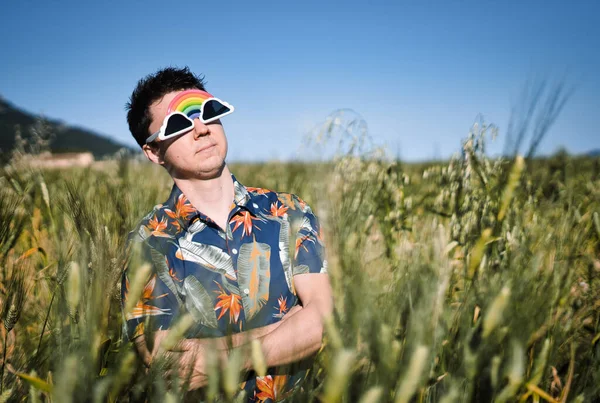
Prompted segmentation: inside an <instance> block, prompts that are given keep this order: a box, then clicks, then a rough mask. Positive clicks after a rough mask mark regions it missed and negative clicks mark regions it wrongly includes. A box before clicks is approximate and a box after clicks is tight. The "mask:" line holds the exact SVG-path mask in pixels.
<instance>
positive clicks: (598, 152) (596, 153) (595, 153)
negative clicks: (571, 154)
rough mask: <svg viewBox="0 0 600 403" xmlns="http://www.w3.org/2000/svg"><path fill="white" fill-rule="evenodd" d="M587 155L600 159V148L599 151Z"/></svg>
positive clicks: (589, 152) (592, 151)
mask: <svg viewBox="0 0 600 403" xmlns="http://www.w3.org/2000/svg"><path fill="white" fill-rule="evenodd" d="M586 155H587V156H588V157H600V148H597V149H595V150H591V151H588V152H587V153H586Z"/></svg>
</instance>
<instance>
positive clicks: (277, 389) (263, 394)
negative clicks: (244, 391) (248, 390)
mask: <svg viewBox="0 0 600 403" xmlns="http://www.w3.org/2000/svg"><path fill="white" fill-rule="evenodd" d="M286 382H287V376H286V375H275V376H271V375H267V376H262V377H260V376H259V377H256V387H257V388H258V390H259V391H260V392H258V393H256V392H254V393H255V396H254V398H255V399H256V402H257V403H263V402H265V401H267V400H268V399H271V400H272V401H274V402H275V401H277V400H279V399H282V398H283V397H284V395H283V388H284V387H285V384H286Z"/></svg>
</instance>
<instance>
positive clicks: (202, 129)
mask: <svg viewBox="0 0 600 403" xmlns="http://www.w3.org/2000/svg"><path fill="white" fill-rule="evenodd" d="M208 133H209V129H208V126H207V125H205V124H204V123H202V122H201V121H200V119H194V138H198V137H202V136H206V135H207V134H208Z"/></svg>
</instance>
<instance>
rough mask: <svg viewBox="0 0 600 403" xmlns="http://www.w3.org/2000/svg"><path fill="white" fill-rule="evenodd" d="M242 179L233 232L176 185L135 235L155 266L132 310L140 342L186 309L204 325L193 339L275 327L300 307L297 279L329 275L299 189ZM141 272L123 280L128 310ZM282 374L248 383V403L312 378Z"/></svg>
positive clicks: (130, 321) (129, 318)
mask: <svg viewBox="0 0 600 403" xmlns="http://www.w3.org/2000/svg"><path fill="white" fill-rule="evenodd" d="M232 177H233V183H234V191H235V192H234V195H235V196H234V201H233V203H232V205H231V208H230V212H229V217H228V225H227V227H226V228H225V229H222V228H220V227H219V226H218V225H217V224H216V223H215V222H214V221H213V220H211V219H210V218H209V217H208V216H206V215H204V214H202V212H200V211H198V210H196V209H195V208H194V207H193V206H192V204H191V203H190V202H189V200H188V199H187V198H186V196H185V195H184V194H183V193H182V192H181V190H180V189H179V188H178V187H177V186H176V185H174V186H173V190H172V191H171V195H170V196H169V198H168V200H167V201H166V202H165V203H163V204H161V205H158V206H156V207H155V208H154V209H153V211H152V212H150V214H148V215H147V216H146V217H145V218H144V219H143V220H142V222H141V223H140V225H139V226H138V227H137V230H136V231H134V232H132V234H131V236H130V241H131V243H138V246H140V247H141V250H142V251H143V252H142V258H143V259H144V260H146V261H148V262H150V263H151V264H152V267H153V271H152V275H151V277H150V280H149V281H148V283H147V284H146V286H145V288H144V289H143V291H142V296H141V299H140V300H139V301H138V302H137V303H136V305H135V306H134V307H133V309H132V310H131V312H128V313H127V314H126V315H125V325H126V329H127V335H128V337H129V338H130V339H134V338H135V337H137V336H139V335H141V334H143V333H144V332H145V331H153V330H160V329H162V330H165V329H168V328H169V327H170V326H171V325H172V324H174V323H175V322H176V320H177V318H178V316H179V315H181V314H182V313H184V312H187V313H189V314H190V315H191V316H192V317H193V318H194V321H195V325H194V326H193V327H192V329H191V330H190V331H189V332H188V334H187V337H189V338H209V337H220V336H225V335H227V334H230V333H237V332H242V331H246V330H250V329H254V328H258V327H263V326H267V325H269V324H271V323H275V322H277V321H279V320H281V319H282V318H283V316H284V315H285V314H286V312H288V311H289V310H290V308H291V307H293V306H294V305H296V304H298V303H299V301H298V297H297V296H296V293H295V290H294V276H295V275H297V274H303V273H326V272H327V262H326V260H325V257H324V244H323V239H322V236H321V234H322V232H321V228H320V226H319V222H318V220H317V217H316V216H315V215H314V214H313V212H312V210H311V208H310V207H309V206H308V205H307V204H306V203H305V202H304V201H303V200H302V199H300V198H299V197H297V196H295V195H293V194H289V193H278V192H274V191H271V190H267V189H261V188H252V187H245V186H244V185H242V184H241V183H239V182H238V181H237V180H236V179H235V177H234V176H233V175H232ZM292 236H294V238H292ZM290 239H292V242H293V243H292V245H290ZM133 269H135V268H134V267H132V266H131V264H130V265H129V266H128V268H127V269H126V270H125V272H124V274H123V277H122V287H121V293H122V302H123V306H125V304H126V301H127V294H128V292H129V287H130V281H132V278H133V276H134V273H132V271H133ZM285 371H286V370H283V372H285ZM281 372H282V371H281V369H277V368H272V369H270V370H269V372H268V375H266V376H265V377H257V376H255V375H252V374H250V375H249V377H248V379H246V382H244V383H243V384H242V387H243V388H244V389H245V390H246V392H247V394H246V396H247V398H248V401H253V402H267V401H269V402H270V401H275V400H278V399H279V398H282V397H284V395H285V393H286V391H288V392H289V391H290V390H291V389H292V388H293V387H294V385H295V384H296V383H297V382H298V381H299V380H301V379H302V378H303V375H304V371H299V372H298V371H296V372H295V373H283V374H282V373H281Z"/></svg>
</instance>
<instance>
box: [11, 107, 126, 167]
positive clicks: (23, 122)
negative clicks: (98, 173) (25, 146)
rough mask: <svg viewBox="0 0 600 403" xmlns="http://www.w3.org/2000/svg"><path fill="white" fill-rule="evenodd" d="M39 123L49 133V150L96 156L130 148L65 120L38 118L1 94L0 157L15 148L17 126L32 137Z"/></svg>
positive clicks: (27, 137) (26, 135) (99, 156)
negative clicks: (69, 123)
mask: <svg viewBox="0 0 600 403" xmlns="http://www.w3.org/2000/svg"><path fill="white" fill-rule="evenodd" d="M40 126H43V127H44V129H45V130H44V131H45V133H50V136H49V148H50V151H51V152H52V153H67V152H69V153H71V152H85V151H89V152H91V153H92V154H93V155H94V157H95V158H96V159H98V158H102V157H105V156H107V155H111V154H114V153H115V152H117V151H119V150H120V149H122V148H125V149H126V150H127V151H133V149H132V148H130V147H129V146H126V145H123V144H120V143H118V142H116V141H114V140H112V139H109V138H107V137H104V136H102V135H100V134H98V133H95V132H93V131H91V130H87V129H83V128H79V127H72V126H69V125H67V124H66V123H64V122H61V121H58V120H52V119H47V118H43V119H42V118H41V117H40V116H36V115H34V114H31V113H29V112H26V111H24V110H22V109H19V108H17V107H15V106H14V105H12V104H10V103H9V102H7V101H6V100H4V99H2V98H1V97H0V160H6V159H7V158H8V156H9V155H10V152H11V151H12V150H13V148H14V147H15V134H16V132H17V127H18V128H20V132H21V136H22V137H23V138H24V139H25V140H28V139H31V138H32V133H33V132H34V131H35V130H36V128H37V129H39V128H40Z"/></svg>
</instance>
